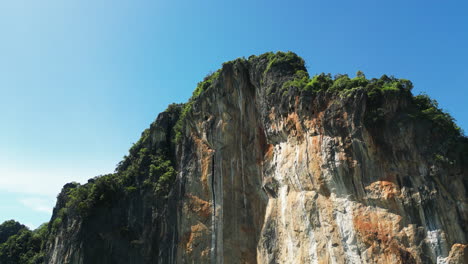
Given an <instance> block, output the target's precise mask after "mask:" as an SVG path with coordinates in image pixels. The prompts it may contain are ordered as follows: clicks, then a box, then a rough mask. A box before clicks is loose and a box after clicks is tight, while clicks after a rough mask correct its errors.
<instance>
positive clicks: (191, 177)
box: [47, 54, 468, 263]
mask: <svg viewBox="0 0 468 264" xmlns="http://www.w3.org/2000/svg"><path fill="white" fill-rule="evenodd" d="M276 56H278V55H276ZM272 60H273V63H272ZM298 70H305V68H304V64H303V61H302V59H300V58H299V57H297V56H295V55H294V56H292V57H291V58H290V59H289V60H283V61H282V60H279V59H278V60H276V61H275V56H273V55H271V54H270V56H267V55H262V56H258V57H255V56H254V57H251V58H249V59H248V60H244V59H239V60H236V61H233V62H229V63H226V64H224V65H223V67H222V69H221V70H220V71H219V72H218V73H217V77H216V78H215V79H214V80H212V82H211V83H210V85H209V87H208V88H207V89H205V90H204V91H202V92H201V93H200V95H197V96H195V97H194V98H193V99H192V100H191V101H190V108H186V111H185V113H184V114H183V115H179V112H180V110H178V111H176V113H171V112H165V113H162V114H161V115H160V116H159V117H158V119H157V120H156V121H155V123H154V124H153V125H152V126H151V128H150V130H149V135H150V136H149V137H148V139H147V140H146V141H145V142H144V143H145V144H146V146H147V147H148V148H150V149H151V148H152V149H165V150H167V152H166V153H169V154H167V155H169V156H171V159H172V160H173V162H174V164H176V168H177V171H178V173H177V179H176V180H175V182H174V183H173V185H172V187H171V190H170V192H169V194H168V195H167V196H166V197H164V198H162V197H160V196H155V195H154V194H153V192H149V191H148V190H147V189H145V188H144V187H143V184H142V182H143V181H144V179H145V177H148V176H145V175H142V176H141V177H142V179H140V181H137V184H136V186H137V190H136V191H135V192H132V193H131V194H129V195H124V196H122V197H118V198H116V199H114V200H112V201H111V202H110V203H106V204H104V205H99V206H97V207H96V208H94V211H93V213H92V214H90V215H88V216H87V217H86V218H83V217H78V216H73V214H70V216H69V217H68V219H67V221H64V222H63V223H62V224H61V225H59V227H58V229H57V230H56V231H54V232H55V233H54V236H53V237H52V238H51V239H50V240H49V243H48V247H47V256H48V263H466V260H467V258H468V254H467V239H468V238H467V228H468V207H467V194H466V186H467V176H468V175H467V166H466V164H465V163H464V162H465V160H466V157H463V156H460V155H458V154H457V153H452V154H453V155H452V156H451V157H453V158H451V161H450V162H449V161H440V160H437V159H435V158H434V153H432V152H431V149H432V148H431V147H428V145H432V144H438V143H437V142H438V141H440V142H442V141H443V137H444V135H440V134H437V133H436V132H434V131H432V130H431V129H430V128H431V126H430V125H429V124H427V123H425V122H422V121H421V122H420V121H419V120H418V119H412V118H408V114H407V113H408V112H409V111H410V109H412V107H413V104H414V103H413V101H412V96H411V94H410V93H409V92H406V93H404V92H401V93H397V94H391V95H388V96H384V97H383V98H382V102H381V106H380V107H381V108H380V109H379V111H381V112H382V113H384V117H385V118H384V119H383V120H381V121H379V122H377V123H372V122H369V121H368V118H367V117H368V116H369V115H370V114H371V111H372V110H373V108H372V107H371V105H370V103H369V96H368V94H367V93H366V91H365V90H364V89H355V90H353V91H351V92H350V93H348V94H346V95H343V94H339V93H331V92H326V91H320V92H308V91H305V90H301V89H298V88H296V87H290V88H289V89H288V90H286V91H284V89H281V88H282V87H283V84H284V83H285V82H286V81H290V80H292V79H293V78H294V74H295V73H296V72H297V71H298ZM180 116H183V117H180ZM179 118H183V120H181V121H182V122H181V121H179V122H181V123H182V124H183V126H182V128H181V130H180V131H179V132H180V133H181V136H180V139H179V140H177V141H174V140H173V138H174V135H173V133H174V130H173V129H172V128H173V127H174V126H175V124H176V122H177V120H178V119H179ZM435 141H437V142H435ZM454 152H455V150H454ZM138 182H139V183H138ZM66 193H67V191H66V188H64V191H62V194H61V195H60V196H59V199H58V204H57V207H56V209H55V210H54V217H53V219H52V220H54V218H56V217H57V214H58V212H59V210H60V208H62V207H64V206H65V204H64V203H65V200H66V196H67V195H66Z"/></svg>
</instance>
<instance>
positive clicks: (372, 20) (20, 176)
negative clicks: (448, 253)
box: [0, 0, 468, 227]
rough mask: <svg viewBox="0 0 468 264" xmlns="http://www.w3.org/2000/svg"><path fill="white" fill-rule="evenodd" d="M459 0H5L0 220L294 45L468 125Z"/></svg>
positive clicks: (33, 211)
mask: <svg viewBox="0 0 468 264" xmlns="http://www.w3.org/2000/svg"><path fill="white" fill-rule="evenodd" d="M467 14H468V2H466V1H461V0H460V1H450V0H448V1H432V0H429V1H417V0H415V1H400V0H397V1H375V0H367V1H348V0H342V1H325V0H321V1H314V0H309V1H296V0H291V1H276V0H269V1H263V0H259V1H246V0H237V1H189V0H186V1H180V0H174V1H159V0H151V1H150V0H147V1H145V0H132V1H130V0H126V1H121V0H67V1H64V0H43V1H35V0H29V1H26V0H4V1H1V2H0V34H1V38H0V222H3V221H4V220H6V219H11V218H14V219H17V220H19V221H21V222H22V223H25V224H27V225H29V226H32V227H37V226H38V225H39V224H41V223H42V222H45V221H48V219H49V218H50V210H51V208H52V207H53V205H54V203H55V197H56V195H57V193H58V192H59V191H60V189H61V186H63V184H65V183H66V182H70V181H79V182H85V181H86V179H88V178H91V177H93V176H95V175H98V174H103V173H107V172H112V171H113V170H114V167H115V164H117V162H118V161H119V160H120V159H121V157H122V156H123V155H125V154H126V153H127V151H128V149H129V147H130V146H131V144H132V143H133V142H135V141H136V140H137V139H138V138H139V136H140V133H141V131H143V129H145V128H146V127H148V126H149V124H150V123H151V122H152V121H153V120H154V119H155V117H156V116H157V114H158V113H159V112H161V111H162V110H164V109H165V108H166V106H167V105H168V104H169V103H171V102H184V101H186V99H187V98H188V97H189V96H190V95H191V93H192V90H193V89H194V88H195V86H196V83H197V82H198V81H200V80H201V79H202V78H203V77H204V76H205V75H206V74H207V73H208V72H210V71H214V70H216V69H217V68H219V66H220V65H221V63H222V62H224V61H227V60H232V59H235V58H237V57H242V56H245V57H248V56H249V55H251V54H261V53H264V52H267V51H278V50H283V51H288V50H291V51H294V52H296V53H297V54H299V55H300V56H302V57H303V58H304V59H305V60H306V62H307V66H308V69H309V72H310V73H311V74H314V73H320V72H330V73H332V74H336V73H349V74H351V75H354V73H355V72H356V71H357V70H362V71H364V73H365V74H366V75H367V76H368V77H380V76H381V75H382V74H384V73H385V74H388V75H395V76H396V77H400V78H407V79H410V80H412V81H413V83H414V85H415V89H414V92H415V93H419V92H426V93H427V94H429V95H430V96H432V97H433V98H435V99H437V100H438V101H439V103H440V105H441V107H443V108H444V109H446V110H447V111H448V112H450V113H451V114H452V115H453V116H454V117H455V118H456V119H457V120H458V124H459V125H460V126H461V127H462V128H464V129H465V130H468V115H467V114H468V111H467V107H466V104H467V103H468V100H467V99H468V91H467V88H468V87H467V81H466V79H467V77H468V48H467V47H468V15H467Z"/></svg>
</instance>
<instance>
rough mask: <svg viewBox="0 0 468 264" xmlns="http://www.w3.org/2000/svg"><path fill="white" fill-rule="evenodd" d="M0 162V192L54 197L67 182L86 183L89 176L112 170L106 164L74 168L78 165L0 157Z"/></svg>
mask: <svg viewBox="0 0 468 264" xmlns="http://www.w3.org/2000/svg"><path fill="white" fill-rule="evenodd" d="M0 158H1V157H0ZM0 164H1V166H0V192H1V191H7V192H12V193H23V194H30V195H46V196H53V197H54V198H55V197H56V196H57V194H58V193H59V192H60V190H61V189H62V187H63V185H65V184H66V183H68V182H73V181H75V182H80V183H86V182H87V180H88V179H90V178H93V177H95V176H97V175H99V174H105V173H109V172H112V171H113V167H111V166H108V167H110V168H109V169H97V168H89V167H85V166H83V167H81V168H76V167H78V166H72V165H70V166H69V167H65V166H62V167H58V166H53V165H52V164H51V165H49V166H34V165H32V164H29V165H25V164H15V163H10V162H8V161H6V160H2V159H0ZM28 166H29V167H28Z"/></svg>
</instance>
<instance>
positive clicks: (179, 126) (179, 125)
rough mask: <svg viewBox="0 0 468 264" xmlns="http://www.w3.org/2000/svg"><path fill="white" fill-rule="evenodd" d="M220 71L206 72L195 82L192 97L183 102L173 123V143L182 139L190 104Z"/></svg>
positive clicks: (191, 104) (206, 88) (207, 87)
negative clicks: (203, 76) (204, 75)
mask: <svg viewBox="0 0 468 264" xmlns="http://www.w3.org/2000/svg"><path fill="white" fill-rule="evenodd" d="M220 73H221V69H220V70H217V71H216V72H214V73H211V74H208V75H207V76H206V77H205V78H204V79H203V81H201V82H199V83H198V84H197V88H195V91H193V94H192V97H191V98H190V99H189V101H188V102H187V103H185V104H184V105H183V107H182V111H181V113H180V116H179V120H177V122H176V124H175V125H174V128H173V130H174V138H173V141H174V143H178V142H180V140H181V139H182V132H183V130H184V128H185V123H186V119H187V115H188V113H189V112H190V111H191V110H192V106H193V103H194V100H195V98H197V97H198V96H200V94H202V93H203V92H205V91H206V90H208V89H209V88H210V87H211V86H212V85H213V83H214V81H215V80H217V79H218V78H219V75H220Z"/></svg>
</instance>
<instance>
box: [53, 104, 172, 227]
mask: <svg viewBox="0 0 468 264" xmlns="http://www.w3.org/2000/svg"><path fill="white" fill-rule="evenodd" d="M166 112H172V113H174V114H175V115H176V116H177V115H179V114H178V113H179V112H180V105H175V104H174V105H171V106H169V108H168V109H167V110H166ZM153 125H154V124H153ZM153 125H152V126H153ZM171 128H172V127H171ZM152 131H153V130H152V129H146V130H145V131H144V132H143V133H142V135H141V138H140V139H139V140H138V142H136V143H135V144H134V145H133V146H132V147H131V148H130V150H129V154H128V156H125V157H124V158H123V160H122V161H121V162H120V163H119V164H118V165H117V168H116V171H115V172H114V173H111V174H106V175H101V176H97V177H95V178H92V179H90V180H88V183H86V184H83V185H81V184H79V183H69V184H67V185H66V186H65V187H64V188H63V190H62V193H61V194H60V195H59V197H58V199H59V200H60V201H61V203H62V204H61V206H59V208H56V210H54V217H53V222H52V224H51V230H52V231H53V232H55V230H56V229H57V228H59V227H60V226H61V225H62V223H63V222H64V221H67V219H68V218H69V216H70V215H75V216H78V217H80V218H82V219H86V218H88V217H89V216H90V215H92V214H93V212H94V210H96V209H98V208H102V207H109V206H111V205H112V204H115V202H116V201H118V200H120V199H124V198H125V197H130V196H132V195H134V194H136V193H138V192H141V191H145V193H152V194H153V195H154V200H158V199H165V198H166V197H167V195H168V194H169V191H170V189H171V187H172V185H173V182H174V181H175V178H176V170H175V168H174V166H173V157H172V155H171V154H170V153H171V150H170V148H171V146H170V142H163V143H162V144H160V145H159V147H156V146H155V144H154V142H152V139H151V133H152ZM153 132H154V131H153ZM148 190H149V192H148Z"/></svg>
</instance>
